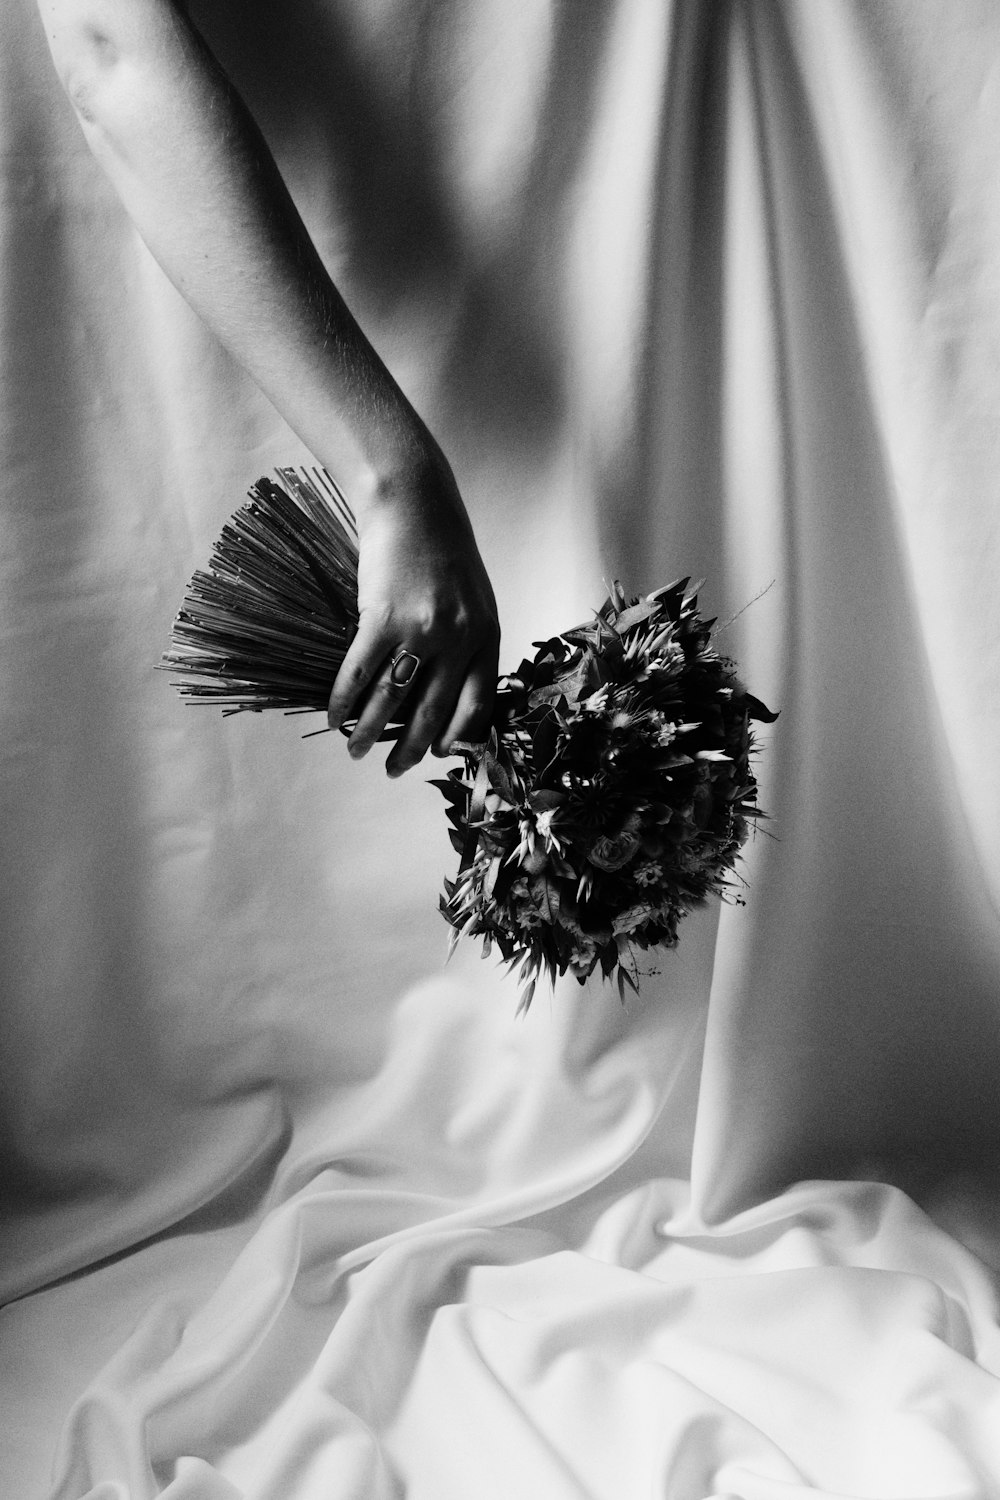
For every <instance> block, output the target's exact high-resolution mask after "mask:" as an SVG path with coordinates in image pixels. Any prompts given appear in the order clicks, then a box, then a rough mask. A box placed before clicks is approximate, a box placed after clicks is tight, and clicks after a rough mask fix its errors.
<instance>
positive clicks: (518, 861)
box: [162, 469, 777, 1009]
mask: <svg viewBox="0 0 1000 1500" xmlns="http://www.w3.org/2000/svg"><path fill="white" fill-rule="evenodd" d="M278 477H279V479H280V480H281V481H282V484H280V485H279V484H275V483H274V482H273V481H271V480H269V479H261V480H259V481H258V483H257V484H256V485H255V486H254V487H253V489H252V490H251V491H250V498H249V503H248V504H246V505H244V506H243V507H242V508H241V509H240V510H239V511H238V512H237V513H236V515H235V516H234V517H233V519H232V521H231V522H230V524H229V525H228V526H227V527H226V528H225V529H224V530H223V532H222V535H221V537H220V538H219V540H218V542H217V543H216V546H215V550H214V553H213V556H212V559H211V562H210V564H209V570H208V571H207V572H198V573H196V574H195V575H194V578H193V579H192V581H191V584H190V585H189V588H188V594H187V597H186V598H185V600H184V604H183V606H182V608H181V611H180V613H179V614H178V616H177V620H176V622H175V624H174V629H173V643H172V649H171V650H170V651H169V652H168V653H167V655H166V657H165V658H164V661H163V663H162V665H164V666H166V667H168V668H169V669H171V670H173V671H174V672H175V673H178V674H180V676H181V678H182V679H183V680H182V681H181V682H179V683H178V684H177V685H178V687H179V688H180V691H181V692H182V694H184V695H185V696H186V697H188V698H190V699H193V700H194V701H196V702H215V703H218V704H220V705H221V706H222V707H223V709H224V711H225V712H229V713H236V712H239V711H241V710H250V711H254V712H258V711H260V710H262V709H265V708H280V709H282V710H284V711H285V712H286V713H294V712H310V711H318V710H323V709H325V707H326V703H327V699H328V698H329V694H330V687H331V685H332V682H333V679H334V677H335V676H336V672H337V670H338V668H339V666H340V664H341V662H342V661H343V659H344V655H345V653H346V650H347V647H348V645H349V644H350V641H351V639H352V637H353V634H354V631H355V629H356V627H357V619H358V611H357V556H358V554H357V537H356V532H355V529H354V524H353V516H352V515H351V512H350V509H349V507H348V505H347V503H346V501H345V500H344V498H343V496H342V495H341V494H340V492H339V490H337V488H336V486H335V485H334V484H333V481H332V480H331V479H330V478H329V476H327V475H325V474H323V473H320V472H318V471H317V472H315V473H314V474H313V475H311V476H310V475H308V474H306V473H304V472H302V471H296V470H291V469H280V470H278ZM282 486H285V487H284V488H283V487H282ZM714 623H715V622H714V621H713V620H703V619H702V618H701V616H700V615H699V613H698V608H697V596H696V593H695V592H694V591H692V590H691V589H690V588H689V580H688V579H686V578H685V579H682V580H681V581H679V582H677V583H674V584H672V585H670V587H668V588H665V589H659V590H657V591H656V592H655V593H653V594H649V595H647V596H646V597H644V598H641V599H628V598H626V597H625V595H624V593H623V591H622V589H621V587H620V586H619V585H618V584H617V583H616V584H615V585H614V588H613V590H612V593H611V595H610V597H609V598H608V599H607V600H606V601H605V603H604V604H603V605H602V606H601V608H600V609H599V610H598V611H597V613H596V615H595V616H594V619H593V620H592V621H590V622H588V623H586V624H583V625H580V626H577V627H576V628H575V629H572V630H567V631H565V632H563V633H562V634H561V635H558V636H554V637H553V638H552V639H551V640H547V641H544V642H540V643H536V648H537V649H536V654H535V655H534V657H533V658H531V659H530V660H525V661H522V663H521V665H520V666H519V667H518V669H517V671H516V672H513V673H511V674H509V675H508V676H506V677H502V678H501V679H500V683H499V686H498V692H497V707H496V713H495V716H494V723H493V728H492V730H491V732H490V735H489V739H488V740H487V742H486V743H485V744H482V745H473V744H461V745H459V746H457V747H456V749H457V751H458V752H459V754H460V755H461V759H462V764H461V765H460V766H457V767H455V768H454V769H452V770H451V771H450V772H449V774H448V776H447V777H446V778H445V779H443V780H439V781H436V782H434V783H432V784H433V785H435V786H436V787H438V788H439V789H440V790H441V791H442V793H443V794H444V797H445V800H446V802H447V808H448V818H449V821H450V823H451V825H452V828H451V839H452V843H453V844H454V846H455V848H456V849H457V851H458V853H459V856H460V865H459V870H458V874H457V876H456V878H455V879H454V880H446V881H445V883H444V895H443V896H442V898H441V910H442V912H443V914H444V916H445V918H446V920H447V921H448V922H449V924H450V925H451V927H452V928H453V939H455V940H457V938H458V936H459V935H461V934H467V935H470V936H477V937H479V938H481V939H482V941H483V948H484V953H489V952H490V951H491V949H492V947H493V946H494V945H495V946H496V948H497V949H498V950H499V952H500V954H501V956H502V958H503V959H504V960H505V961H506V962H507V964H508V965H509V966H510V967H511V968H517V970H518V972H519V978H520V981H521V984H522V986H523V988H522V993H521V1008H522V1009H524V1008H527V1006H528V1005H529V1004H530V1003H531V999H532V996H533V994H534V990H535V985H536V983H537V980H538V978H539V977H540V976H541V975H543V974H547V975H548V976H549V978H550V979H552V980H554V979H555V977H556V975H559V974H566V973H571V974H573V975H574V976H575V977H576V978H577V979H578V980H580V981H581V982H583V981H584V980H585V979H586V978H587V977H588V976H589V975H591V974H592V973H594V972H595V971H596V970H598V969H599V970H600V972H601V973H602V975H604V977H605V978H606V979H609V980H610V979H617V984H618V989H619V993H620V994H621V995H622V997H624V993H625V987H626V985H627V986H629V987H631V988H632V989H636V987H637V985H636V976H637V959H636V955H637V953H638V952H640V951H642V950H646V949H650V948H659V947H667V948H669V947H673V946H674V945H675V944H676V942H677V928H678V924H679V922H680V920H681V918H682V917H683V916H685V914H686V913H687V912H689V911H691V910H692V909H693V908H694V907H696V906H700V905H702V904H704V902H705V901H706V900H707V899H708V897H709V896H710V895H713V894H715V895H720V896H726V895H727V894H729V893H731V892H732V889H733V887H732V875H733V870H734V866H735V863H736V860H737V857H738V855H739V851H740V849H741V847H742V845H743V843H744V842H745V840H746V838H747V835H748V832H749V829H750V828H751V826H752V825H753V822H754V820H755V819H758V818H760V817H761V816H762V813H761V811H760V809H759V808H758V806H757V783H756V780H755V778H754V776H753V773H752V770H751V756H752V754H753V751H754V737H753V732H752V728H751V724H752V722H753V721H755V720H756V721H760V722H764V723H771V722H773V721H774V719H775V718H776V717H777V715H776V714H773V713H772V712H771V711H770V710H769V709H767V708H766V707H765V706H764V705H763V704H762V703H761V702H759V700H758V699H756V698H754V697H753V696H752V695H751V694H750V693H748V692H747V690H746V688H745V687H744V686H743V684H742V683H741V682H740V680H739V678H738V676H737V675H736V669H735V667H734V666H733V664H732V662H730V661H728V660H727V659H726V658H725V657H723V656H720V655H719V654H718V653H717V652H716V651H715V649H714V647H713V644H712V626H713V625H714ZM735 899H736V900H737V901H739V900H740V899H741V898H740V897H739V896H738V895H736V896H735Z"/></svg>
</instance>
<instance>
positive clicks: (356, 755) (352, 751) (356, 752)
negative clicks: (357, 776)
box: [347, 740, 368, 760]
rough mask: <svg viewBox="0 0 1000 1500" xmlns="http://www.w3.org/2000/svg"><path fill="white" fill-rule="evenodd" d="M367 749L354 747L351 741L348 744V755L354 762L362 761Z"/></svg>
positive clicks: (363, 746)
mask: <svg viewBox="0 0 1000 1500" xmlns="http://www.w3.org/2000/svg"><path fill="white" fill-rule="evenodd" d="M367 749H368V746H367V745H352V744H351V742H350V740H348V742H347V753H348V755H349V756H350V757H351V759H352V760H360V759H361V757H362V756H363V755H364V753H365V751H366V750H367Z"/></svg>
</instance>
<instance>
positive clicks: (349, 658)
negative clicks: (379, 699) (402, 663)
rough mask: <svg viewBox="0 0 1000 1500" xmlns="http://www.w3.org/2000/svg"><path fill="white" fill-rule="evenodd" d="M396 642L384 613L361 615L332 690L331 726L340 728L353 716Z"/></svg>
mask: <svg viewBox="0 0 1000 1500" xmlns="http://www.w3.org/2000/svg"><path fill="white" fill-rule="evenodd" d="M395 645H396V641H395V640H394V639H391V638H390V634H389V624H388V621H387V620H386V618H385V617H384V616H381V615H362V616H361V619H360V621H359V623H358V633H357V635H356V636H355V637H354V639H353V641H352V642H351V644H350V646H349V648H348V651H347V654H346V656H345V657H344V660H343V661H342V662H341V664H340V671H339V672H338V673H337V676H336V678H335V680H334V684H333V688H332V689H331V692H330V701H329V703H328V705H327V710H326V717H327V723H328V724H329V726H330V728H331V729H339V728H340V726H341V724H342V723H343V722H344V720H345V719H349V718H350V717H351V711H352V709H356V708H357V706H358V700H359V699H360V698H361V695H362V694H363V693H364V691H365V689H366V688H367V687H368V685H369V684H370V683H371V682H373V681H374V680H375V678H376V677H377V676H378V674H379V672H380V671H381V670H382V668H383V666H384V665H385V661H386V658H387V657H388V655H389V653H390V652H391V651H392V650H393V648H394V647H395Z"/></svg>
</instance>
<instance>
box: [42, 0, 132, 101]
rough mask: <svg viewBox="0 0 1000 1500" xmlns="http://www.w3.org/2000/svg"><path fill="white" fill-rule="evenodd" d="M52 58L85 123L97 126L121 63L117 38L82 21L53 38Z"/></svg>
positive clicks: (70, 97)
mask: <svg viewBox="0 0 1000 1500" xmlns="http://www.w3.org/2000/svg"><path fill="white" fill-rule="evenodd" d="M52 58H53V61H54V62H55V65H56V72H57V73H58V75H59V80H60V82H61V83H62V86H63V88H64V89H65V91H66V93H67V94H68V96H69V99H70V103H71V104H72V105H73V108H74V109H75V110H76V112H77V114H78V115H79V116H80V119H81V120H83V121H84V123H86V124H94V123H95V122H96V120H97V118H98V116H99V114H100V101H101V98H102V96H103V95H104V94H106V93H107V91H108V89H109V87H110V85H111V83H112V80H113V78H114V75H115V72H116V70H117V68H118V66H119V64H120V62H121V48H120V47H119V45H118V42H117V40H116V38H115V37H114V35H113V34H112V33H110V32H109V31H107V30H106V29H104V28H102V27H100V26H97V25H93V24H89V23H87V22H81V23H80V24H78V25H76V26H73V27H67V28H66V29H65V31H63V32H62V33H60V34H59V35H58V36H56V37H54V38H53V39H52Z"/></svg>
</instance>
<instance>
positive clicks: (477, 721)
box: [434, 650, 497, 755]
mask: <svg viewBox="0 0 1000 1500" xmlns="http://www.w3.org/2000/svg"><path fill="white" fill-rule="evenodd" d="M496 668H497V651H496V650H490V651H489V652H488V653H487V655H486V658H485V660H484V659H483V657H482V655H480V656H477V657H475V658H474V659H473V662H472V665H471V667H470V668H469V671H468V673H467V674H466V678H465V681H464V683H463V684H462V690H461V692H460V693H459V695H458V701H457V703H456V704H455V709H454V712H453V713H452V715H451V718H450V719H449V720H448V722H447V723H446V724H445V727H444V729H443V730H442V731H441V732H440V733H439V734H438V736H437V738H436V740H435V741H434V754H435V755H448V754H450V753H451V744H452V742H453V741H454V740H469V741H471V742H472V743H473V744H479V743H480V742H481V741H482V740H485V739H486V737H487V735H488V734H489V731H490V724H491V723H492V721H493V707H494V704H495V702H496V695H497V670H496Z"/></svg>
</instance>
